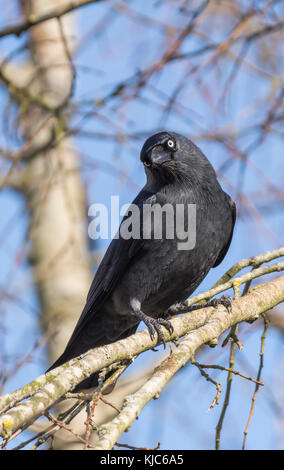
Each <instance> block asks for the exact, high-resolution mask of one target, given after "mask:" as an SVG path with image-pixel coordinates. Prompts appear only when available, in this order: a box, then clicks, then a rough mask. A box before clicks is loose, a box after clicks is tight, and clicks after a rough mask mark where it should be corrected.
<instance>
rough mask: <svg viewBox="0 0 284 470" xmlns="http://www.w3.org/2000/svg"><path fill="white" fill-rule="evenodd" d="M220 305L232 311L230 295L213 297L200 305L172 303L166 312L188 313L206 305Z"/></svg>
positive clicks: (173, 313)
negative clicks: (218, 297)
mask: <svg viewBox="0 0 284 470" xmlns="http://www.w3.org/2000/svg"><path fill="white" fill-rule="evenodd" d="M218 305H224V307H226V309H227V310H228V312H231V311H232V304H231V298H230V297H229V296H228V295H222V297H220V299H212V300H209V302H206V303H204V304H200V305H191V306H190V307H189V306H188V304H187V302H179V303H177V304H174V305H172V306H171V307H170V308H168V310H167V312H166V314H168V315H176V314H178V313H188V312H193V311H194V310H200V309H201V308H206V307H214V308H216V307H218Z"/></svg>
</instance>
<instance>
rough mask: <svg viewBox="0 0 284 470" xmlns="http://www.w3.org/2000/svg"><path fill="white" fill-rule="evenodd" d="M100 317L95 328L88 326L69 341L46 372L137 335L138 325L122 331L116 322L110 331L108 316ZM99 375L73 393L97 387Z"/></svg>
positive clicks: (96, 373) (90, 378) (82, 384)
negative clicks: (85, 354)
mask: <svg viewBox="0 0 284 470" xmlns="http://www.w3.org/2000/svg"><path fill="white" fill-rule="evenodd" d="M98 317H99V318H96V322H95V328H94V327H92V325H89V328H88V325H86V326H85V327H84V329H82V330H81V331H80V333H79V334H78V336H76V338H75V339H74V340H73V341H71V342H70V341H69V343H68V344H67V346H66V349H65V351H64V352H63V354H62V355H61V356H60V357H59V358H58V359H57V360H56V361H55V362H54V364H52V366H51V367H49V369H48V370H47V371H46V372H50V371H51V370H53V369H55V368H56V367H59V366H61V365H63V364H65V363H66V362H68V361H70V360H71V359H73V358H74V357H77V356H80V355H81V354H84V353H86V352H87V351H88V350H89V349H92V348H96V347H99V346H104V345H106V344H110V343H114V342H115V341H119V340H121V339H124V338H127V337H128V336H130V335H132V334H133V333H135V331H136V329H137V327H138V324H135V325H132V326H131V327H129V328H124V329H123V330H122V327H123V326H122V325H121V324H120V323H119V322H117V321H114V322H110V324H111V325H112V326H111V328H112V331H109V329H106V316H104V315H99V316H98ZM110 337H111V340H110ZM71 340H72V338H71ZM113 372H114V371H111V373H109V374H108V375H106V378H108V377H109V376H110V375H111V374H113ZM99 373H100V372H99V371H98V372H95V373H94V374H93V375H91V376H90V377H88V378H87V379H85V380H83V381H82V382H81V383H80V384H78V385H77V386H76V388H75V389H74V390H73V392H78V391H81V390H85V389H89V388H93V387H96V386H97V385H98V379H99ZM114 385H115V384H114ZM112 388H113V387H112ZM111 390H112V389H111ZM111 390H110V389H108V390H107V393H110V392H111Z"/></svg>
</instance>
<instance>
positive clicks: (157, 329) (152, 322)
mask: <svg viewBox="0 0 284 470" xmlns="http://www.w3.org/2000/svg"><path fill="white" fill-rule="evenodd" d="M143 321H144V323H145V325H146V326H147V328H148V330H149V334H150V338H151V340H152V341H153V340H154V337H155V333H157V335H158V340H159V342H161V343H163V345H164V348H165V347H166V343H165V337H164V333H163V330H162V328H161V325H162V326H164V327H165V328H166V330H168V332H169V333H170V334H172V333H173V331H174V328H173V325H172V324H171V322H170V321H169V320H165V319H164V318H157V319H156V318H151V317H148V316H146V315H145V318H144V319H143Z"/></svg>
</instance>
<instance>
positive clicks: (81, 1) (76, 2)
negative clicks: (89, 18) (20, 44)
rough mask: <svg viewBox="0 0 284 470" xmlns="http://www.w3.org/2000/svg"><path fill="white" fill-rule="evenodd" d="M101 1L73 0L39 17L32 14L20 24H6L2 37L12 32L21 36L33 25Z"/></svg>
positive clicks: (0, 34) (0, 35) (2, 30)
mask: <svg viewBox="0 0 284 470" xmlns="http://www.w3.org/2000/svg"><path fill="white" fill-rule="evenodd" d="M101 1H102V0H72V1H71V2H69V3H68V4H67V5H62V6H58V7H57V8H55V9H52V10H51V11H49V12H48V13H45V14H43V15H40V16H38V17H36V15H35V14H31V15H30V16H28V17H27V19H26V20H25V21H23V22H21V23H18V24H13V25H10V26H6V28H3V29H1V30H0V38H2V37H4V36H9V35H11V34H14V35H16V36H20V34H22V33H23V32H24V31H27V30H28V29H30V28H32V27H33V26H36V25H38V24H40V23H43V22H44V21H48V20H51V19H53V18H60V17H61V16H63V15H66V14H67V13H70V12H71V11H73V10H76V9H78V8H81V7H84V6H86V5H90V4H91V3H98V2H101Z"/></svg>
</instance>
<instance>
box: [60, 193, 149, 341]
mask: <svg viewBox="0 0 284 470" xmlns="http://www.w3.org/2000/svg"><path fill="white" fill-rule="evenodd" d="M151 196H153V193H152V192H150V191H148V190H145V189H142V191H141V192H140V193H139V194H138V195H137V197H136V198H135V199H134V201H133V203H132V204H136V205H137V206H138V207H139V208H141V207H142V206H143V204H144V203H147V202H148V200H149V198H150V197H151ZM126 218H127V216H126V217H124V218H123V220H122V222H121V223H123V221H124V220H125V219H126ZM143 248H145V247H144V243H143V239H142V237H140V239H134V238H130V239H124V238H121V237H119V238H114V239H113V240H112V242H111V244H110V245H109V247H108V249H107V251H106V253H105V255H104V258H103V260H102V261H101V264H100V266H99V267H98V270H97V272H96V274H95V277H94V279H93V282H92V284H91V287H90V290H89V293H88V295H87V301H86V305H85V307H84V309H83V311H82V313H81V316H80V318H79V320H78V323H77V325H76V327H75V329H74V331H73V334H72V336H71V338H70V340H69V342H68V344H67V346H66V349H67V348H69V347H70V346H71V345H72V343H73V342H74V340H75V339H76V338H77V336H78V334H79V333H80V332H81V331H82V329H83V328H84V326H85V324H86V322H89V321H90V320H91V319H92V318H93V317H94V316H95V315H96V314H97V313H98V311H99V310H100V308H101V307H102V306H103V304H104V303H105V301H106V300H107V299H108V298H109V297H110V295H111V294H112V292H113V290H114V288H115V286H116V284H117V282H118V280H119V279H120V278H121V276H122V275H123V274H124V272H125V270H126V268H127V266H128V264H129V263H130V262H131V261H133V260H134V259H136V257H137V256H139V255H140V254H142V252H143Z"/></svg>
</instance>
